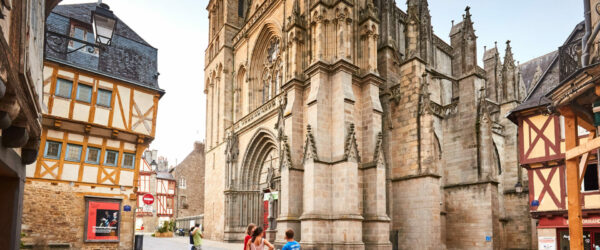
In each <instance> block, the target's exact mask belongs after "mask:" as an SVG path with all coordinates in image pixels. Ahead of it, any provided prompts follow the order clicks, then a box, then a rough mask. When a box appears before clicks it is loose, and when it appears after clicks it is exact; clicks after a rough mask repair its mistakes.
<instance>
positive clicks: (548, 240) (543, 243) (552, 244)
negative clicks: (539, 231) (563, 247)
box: [538, 236, 556, 250]
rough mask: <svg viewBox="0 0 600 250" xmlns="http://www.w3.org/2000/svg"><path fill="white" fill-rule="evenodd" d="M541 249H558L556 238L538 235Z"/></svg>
mask: <svg viewBox="0 0 600 250" xmlns="http://www.w3.org/2000/svg"><path fill="white" fill-rule="evenodd" d="M538 249H539V250H556V238H555V237H548V236H540V237H538Z"/></svg>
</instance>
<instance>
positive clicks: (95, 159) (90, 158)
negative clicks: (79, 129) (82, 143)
mask: <svg viewBox="0 0 600 250" xmlns="http://www.w3.org/2000/svg"><path fill="white" fill-rule="evenodd" d="M85 162H86V163H91V164H98V163H100V149H99V148H94V147H88V148H87V154H86V157H85Z"/></svg>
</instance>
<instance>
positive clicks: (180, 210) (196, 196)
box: [173, 142, 204, 218]
mask: <svg viewBox="0 0 600 250" xmlns="http://www.w3.org/2000/svg"><path fill="white" fill-rule="evenodd" d="M173 177H174V178H175V180H176V181H177V195H176V200H175V205H176V209H175V211H176V212H175V217H176V218H180V217H188V216H197V215H201V214H203V213H204V143H201V142H195V143H194V150H193V151H192V152H190V153H189V154H188V155H187V156H186V157H185V159H184V160H183V161H182V162H181V163H179V165H177V166H176V167H175V170H174V171H173ZM182 178H183V179H185V188H184V187H182V186H181V180H182ZM182 197H185V198H182ZM184 200H185V203H184V202H183V201H184Z"/></svg>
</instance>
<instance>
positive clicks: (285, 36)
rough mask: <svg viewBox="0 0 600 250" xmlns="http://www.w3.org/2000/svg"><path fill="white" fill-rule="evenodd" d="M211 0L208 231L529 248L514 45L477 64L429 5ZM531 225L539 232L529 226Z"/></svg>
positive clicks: (331, 242)
mask: <svg viewBox="0 0 600 250" xmlns="http://www.w3.org/2000/svg"><path fill="white" fill-rule="evenodd" d="M406 5H407V6H406V7H407V10H406V11H403V10H401V9H400V8H398V7H397V5H396V3H395V1H394V0H211V1H210V3H209V4H208V7H207V9H208V10H209V19H210V34H209V37H208V39H209V46H208V48H207V50H206V56H205V60H206V64H205V65H206V67H205V69H204V72H205V83H204V84H205V89H204V93H205V94H206V95H207V110H206V121H207V123H206V167H205V171H206V172H205V176H206V181H205V183H206V184H205V188H204V192H205V209H204V211H205V213H204V227H205V236H207V237H208V238H209V239H215V240H223V241H241V240H243V239H244V231H245V228H246V226H247V225H248V224H249V223H255V224H258V225H259V226H263V227H264V228H265V230H266V232H267V239H269V240H271V241H272V242H275V243H276V244H282V243H283V242H284V239H283V237H284V233H283V232H284V231H285V230H286V229H287V228H292V229H294V231H296V240H298V241H299V242H300V243H301V244H302V248H303V249H361V250H362V249H506V248H510V249H531V248H533V247H534V244H535V243H534V242H532V236H531V233H532V227H534V226H535V224H533V225H532V222H531V218H530V217H529V210H528V206H527V203H528V194H527V191H528V190H527V188H524V189H523V188H522V184H523V183H527V176H523V175H522V174H521V172H520V171H521V170H520V168H519V163H518V161H517V129H516V128H517V126H516V125H514V124H513V123H511V122H510V121H509V120H508V119H507V118H505V117H504V116H505V114H506V113H508V111H510V110H511V109H512V108H514V107H516V106H517V105H518V104H519V103H520V100H522V99H523V98H524V96H525V94H526V90H525V89H524V87H523V86H524V85H523V84H522V82H523V81H522V79H521V75H520V73H519V67H518V65H517V64H516V63H515V61H514V59H513V56H512V51H511V47H510V42H509V41H508V42H506V51H505V53H504V54H505V55H504V58H503V59H502V58H501V57H500V55H499V52H498V48H497V46H494V47H493V48H492V49H486V51H484V53H483V64H484V68H481V67H480V66H478V63H477V36H476V35H475V30H474V29H473V21H472V20H471V13H470V10H469V7H467V8H466V9H465V13H464V15H463V16H462V19H461V21H460V22H458V23H453V24H452V29H451V32H450V39H449V40H450V44H448V43H446V42H445V41H444V40H442V39H441V38H439V37H438V36H437V35H436V34H434V32H433V28H432V26H431V16H430V14H429V6H428V3H427V1H426V0H408V1H407V3H406ZM533 231H535V230H533Z"/></svg>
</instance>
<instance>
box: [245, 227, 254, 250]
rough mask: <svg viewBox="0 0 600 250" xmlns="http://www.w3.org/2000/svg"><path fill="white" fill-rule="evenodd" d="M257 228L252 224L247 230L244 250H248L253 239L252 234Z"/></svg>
mask: <svg viewBox="0 0 600 250" xmlns="http://www.w3.org/2000/svg"><path fill="white" fill-rule="evenodd" d="M255 228H256V225H254V223H250V225H248V228H246V237H244V250H247V249H248V248H247V246H248V241H249V240H250V239H251V238H252V233H253V232H254V229H255Z"/></svg>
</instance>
